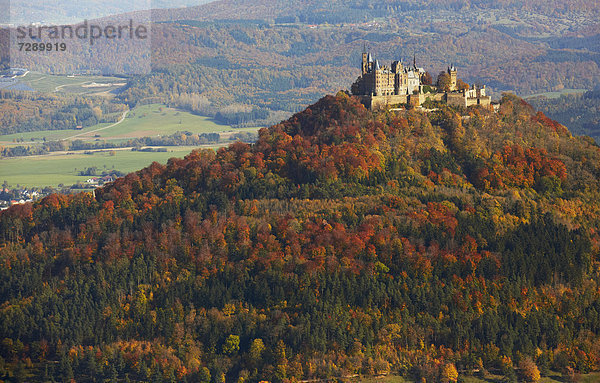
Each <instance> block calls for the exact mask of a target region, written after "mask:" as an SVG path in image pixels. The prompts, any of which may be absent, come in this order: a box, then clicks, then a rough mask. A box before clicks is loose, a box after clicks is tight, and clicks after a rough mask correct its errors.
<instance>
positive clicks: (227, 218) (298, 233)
mask: <svg viewBox="0 0 600 383" xmlns="http://www.w3.org/2000/svg"><path fill="white" fill-rule="evenodd" d="M599 175H600V148H599V147H598V146H597V145H596V144H595V143H594V142H593V141H592V140H589V139H586V138H578V137H574V136H572V135H571V134H570V133H569V131H568V130H567V129H566V128H565V127H564V126H562V125H560V124H558V123H557V122H555V121H552V120H550V119H548V118H547V117H546V116H545V115H544V114H543V113H540V112H536V111H535V110H534V109H533V108H532V107H531V106H530V105H529V104H527V103H526V102H524V101H523V100H522V99H520V98H518V97H515V96H511V95H506V96H504V97H503V98H502V100H501V104H500V107H499V109H498V111H497V112H494V111H492V110H491V109H490V110H488V109H482V108H471V109H469V110H467V111H460V110H455V109H452V108H446V107H442V108H441V109H439V110H435V111H431V112H422V111H418V110H413V109H411V110H399V111H394V112H387V111H376V112H372V111H368V110H366V109H365V108H364V107H363V106H362V105H361V104H360V103H359V102H358V100H356V99H355V98H352V97H350V96H348V95H347V94H345V93H343V92H340V93H338V94H337V95H336V96H326V97H324V98H322V99H321V100H320V101H318V102H317V103H315V104H314V105H311V106H310V107H308V108H307V109H305V110H304V111H302V112H300V113H297V114H295V115H293V116H292V117H291V118H290V119H289V120H287V121H284V122H282V123H280V124H277V125H275V126H272V127H270V128H268V129H263V130H261V131H260V137H259V139H258V141H257V142H256V143H255V144H253V145H247V144H242V143H236V144H233V145H231V146H229V147H228V148H223V149H220V150H218V151H217V152H214V151H212V150H201V151H195V152H193V153H192V154H190V155H189V156H187V157H186V158H183V159H171V160H170V161H169V162H168V164H167V165H166V166H163V165H159V164H157V163H155V164H153V165H151V166H150V167H148V168H146V169H143V170H140V171H138V172H135V173H132V174H129V175H127V176H126V177H124V178H120V179H118V180H116V181H115V182H114V183H112V184H109V185H108V186H106V187H103V188H99V189H97V190H96V191H95V193H94V194H92V193H83V194H77V195H70V196H64V195H51V196H49V197H47V198H45V199H43V200H42V201H40V202H37V203H35V204H25V205H18V206H14V207H12V208H10V209H9V210H7V211H4V212H1V213H0V266H1V267H0V339H2V342H1V347H0V368H1V370H0V375H4V376H7V377H9V378H10V377H15V378H14V379H16V380H17V379H21V378H20V377H23V376H25V377H27V380H28V381H49V380H50V381H51V380H52V379H63V378H67V379H70V378H75V379H76V380H77V381H82V382H87V381H97V380H98V379H112V380H117V381H120V380H123V379H126V380H129V381H159V382H162V381H201V382H209V381H221V382H222V381H236V380H237V381H240V380H243V381H250V382H256V381H261V380H269V381H274V382H287V381H297V380H305V379H319V380H332V379H336V378H342V377H348V376H355V375H360V376H371V375H380V374H388V373H392V374H401V375H404V376H407V377H410V378H411V379H414V380H416V381H419V380H420V379H422V378H424V379H426V380H427V381H456V380H457V378H458V377H459V374H460V375H465V374H471V373H473V372H474V371H475V370H478V371H481V370H482V369H484V368H485V369H486V370H488V371H490V372H493V373H495V374H500V375H504V376H505V377H506V379H508V380H510V379H513V380H514V379H516V374H517V371H518V373H519V374H522V375H523V376H524V377H527V376H529V377H535V376H539V374H540V372H541V374H543V375H544V374H547V373H549V371H550V369H552V370H554V371H561V372H563V373H564V376H565V379H566V378H567V377H568V376H569V374H573V373H580V372H581V373H587V372H590V371H598V370H600V353H599V352H598V347H597V345H598V344H600V327H599V323H600V320H599V319H600V318H599V315H600V314H599V313H600V292H599V290H598V288H597V286H598V281H599V278H600V277H599V275H598V266H599V263H598V254H599V247H598V244H599V243H600V237H599V234H598V231H597V227H598V225H599V224H600V211H599V208H598V206H600V204H598V195H600V193H599V191H600V189H599V186H600V181H599V178H598V176H599ZM516 367H518V370H515V368H516ZM525 374H528V375H525ZM529 374H531V375H529ZM17 377H18V378H17Z"/></svg>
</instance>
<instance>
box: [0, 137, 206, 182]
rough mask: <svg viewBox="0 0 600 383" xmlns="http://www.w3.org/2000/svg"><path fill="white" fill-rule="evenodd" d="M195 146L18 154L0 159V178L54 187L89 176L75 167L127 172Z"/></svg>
mask: <svg viewBox="0 0 600 383" xmlns="http://www.w3.org/2000/svg"><path fill="white" fill-rule="evenodd" d="M193 149H196V147H190V146H178V147H170V148H168V152H166V153H146V152H132V151H131V150H116V151H115V154H114V156H111V155H110V152H109V151H104V152H95V153H94V154H83V153H80V152H78V153H76V154H61V155H48V156H34V157H17V158H8V159H1V160H0V182H4V181H7V182H8V184H9V185H11V186H13V187H15V186H16V185H17V184H19V185H20V186H26V187H34V186H35V187H44V186H53V187H57V186H58V185H59V184H64V185H72V184H75V183H77V182H85V181H86V180H87V179H88V178H89V177H87V176H85V177H84V176H78V175H77V171H79V170H83V169H85V168H89V167H93V166H95V167H97V168H98V170H99V171H103V170H105V169H106V170H112V169H115V170H119V171H122V172H125V173H129V172H132V171H135V170H139V169H142V168H144V167H146V166H148V165H150V164H151V163H152V162H153V161H157V162H160V163H166V162H167V160H168V159H169V158H171V157H183V156H185V155H186V154H188V153H189V152H191V151H192V150H193Z"/></svg>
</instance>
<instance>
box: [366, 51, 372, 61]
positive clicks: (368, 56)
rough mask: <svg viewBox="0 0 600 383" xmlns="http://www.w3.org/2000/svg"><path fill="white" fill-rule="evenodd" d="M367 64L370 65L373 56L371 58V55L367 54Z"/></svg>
mask: <svg viewBox="0 0 600 383" xmlns="http://www.w3.org/2000/svg"><path fill="white" fill-rule="evenodd" d="M367 62H370V63H372V62H373V56H371V53H369V54H368V55H367Z"/></svg>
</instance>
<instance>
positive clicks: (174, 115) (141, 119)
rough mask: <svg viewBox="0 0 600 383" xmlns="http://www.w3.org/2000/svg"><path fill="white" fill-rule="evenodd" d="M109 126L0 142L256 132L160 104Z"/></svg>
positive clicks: (8, 137) (0, 137) (40, 133)
mask: <svg viewBox="0 0 600 383" xmlns="http://www.w3.org/2000/svg"><path fill="white" fill-rule="evenodd" d="M110 125H113V124H109V123H105V124H98V125H94V126H89V127H86V128H83V129H81V130H74V129H68V130H42V131H37V132H24V133H15V134H7V135H0V145H11V144H18V145H23V144H24V143H36V142H37V143H39V142H41V141H43V140H44V138H45V139H46V141H57V140H66V139H80V140H106V141H124V140H127V139H131V138H139V137H152V136H161V135H163V136H166V135H170V134H173V133H176V132H178V131H188V132H192V133H197V134H201V133H227V132H242V131H256V128H248V129H233V128H232V127H231V126H229V125H224V124H220V123H218V122H216V121H214V120H213V119H212V118H210V117H205V116H198V115H195V114H192V113H189V112H185V111H181V110H177V109H173V108H168V107H166V106H165V105H161V104H150V105H141V106H138V107H136V108H134V109H133V110H131V111H130V112H129V113H128V114H127V116H126V118H125V119H124V120H123V122H121V123H119V124H117V125H114V126H113V127H111V128H108V129H105V128H106V127H108V126H110ZM99 129H102V130H99ZM74 136H76V137H74ZM21 139H22V140H23V141H24V142H23V143H19V142H15V141H17V140H21Z"/></svg>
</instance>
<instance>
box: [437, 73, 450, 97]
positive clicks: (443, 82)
mask: <svg viewBox="0 0 600 383" xmlns="http://www.w3.org/2000/svg"><path fill="white" fill-rule="evenodd" d="M450 83H451V79H450V75H449V74H448V73H446V72H444V71H442V72H440V74H438V78H437V87H438V89H441V90H443V91H444V92H449V91H450Z"/></svg>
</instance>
